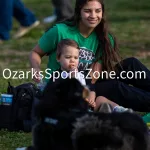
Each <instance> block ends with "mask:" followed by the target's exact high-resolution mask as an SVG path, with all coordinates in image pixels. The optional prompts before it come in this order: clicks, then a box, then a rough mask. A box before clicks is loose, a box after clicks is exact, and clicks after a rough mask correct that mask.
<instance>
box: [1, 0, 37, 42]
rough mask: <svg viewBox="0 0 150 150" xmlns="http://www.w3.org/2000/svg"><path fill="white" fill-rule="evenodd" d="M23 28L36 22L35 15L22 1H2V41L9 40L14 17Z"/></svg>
mask: <svg viewBox="0 0 150 150" xmlns="http://www.w3.org/2000/svg"><path fill="white" fill-rule="evenodd" d="M13 16H14V17H15V19H17V21H18V22H19V23H20V25H22V26H30V25H31V24H33V23H34V22H35V21H36V18H35V16H34V14H33V13H32V12H31V11H30V10H28V9H27V8H26V7H25V6H24V4H23V3H22V2H21V0H0V39H2V40H8V39H9V38H10V35H9V32H10V30H11V29H12V17H13Z"/></svg>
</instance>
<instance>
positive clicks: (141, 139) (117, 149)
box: [72, 113, 150, 150]
mask: <svg viewBox="0 0 150 150" xmlns="http://www.w3.org/2000/svg"><path fill="white" fill-rule="evenodd" d="M102 115H103V116H102ZM74 127H75V129H74V131H73V134H72V139H73V143H74V147H75V150H83V149H84V150H149V148H150V147H149V142H150V140H149V135H148V129H147V126H146V124H145V123H144V122H143V120H142V119H141V117H139V116H137V115H135V114H131V113H111V114H94V115H92V116H89V115H86V116H84V117H81V118H79V119H77V122H76V123H75V124H74Z"/></svg>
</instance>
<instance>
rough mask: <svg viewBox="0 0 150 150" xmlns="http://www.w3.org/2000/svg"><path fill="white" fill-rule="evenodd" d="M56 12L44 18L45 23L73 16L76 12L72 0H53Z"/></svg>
mask: <svg viewBox="0 0 150 150" xmlns="http://www.w3.org/2000/svg"><path fill="white" fill-rule="evenodd" d="M52 3H53V6H54V12H53V15H52V16H48V17H46V18H44V20H43V22H44V23H52V22H54V21H56V22H60V21H63V20H66V19H68V18H71V17H72V16H73V14H74V10H73V7H72V1H71V0H52Z"/></svg>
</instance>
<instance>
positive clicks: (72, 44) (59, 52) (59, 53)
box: [56, 39, 79, 58]
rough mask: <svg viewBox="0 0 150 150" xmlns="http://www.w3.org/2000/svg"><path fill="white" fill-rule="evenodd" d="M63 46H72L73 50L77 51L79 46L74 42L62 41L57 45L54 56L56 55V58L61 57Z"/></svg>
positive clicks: (69, 40)
mask: <svg viewBox="0 0 150 150" xmlns="http://www.w3.org/2000/svg"><path fill="white" fill-rule="evenodd" d="M64 46H72V47H74V48H77V49H79V45H78V43H77V42H76V41H74V40H71V39H63V40H61V41H60V42H59V43H58V45H57V51H56V55H57V57H58V58H59V57H60V56H61V54H62V49H63V47H64Z"/></svg>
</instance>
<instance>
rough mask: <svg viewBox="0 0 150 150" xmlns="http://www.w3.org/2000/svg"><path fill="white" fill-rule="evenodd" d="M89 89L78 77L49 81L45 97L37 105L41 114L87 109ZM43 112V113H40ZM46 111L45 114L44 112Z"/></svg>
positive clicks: (37, 110)
mask: <svg viewBox="0 0 150 150" xmlns="http://www.w3.org/2000/svg"><path fill="white" fill-rule="evenodd" d="M88 94H89V91H88V89H87V88H86V87H84V86H82V85H81V84H80V82H79V81H78V80H76V79H69V78H68V79H65V80H64V79H60V80H57V81H56V82H53V83H52V82H49V83H48V84H47V86H46V88H45V90H44V94H43V98H42V100H41V101H40V103H39V105H38V106H37V109H36V112H38V114H39V115H41V114H43V115H46V114H50V113H52V112H54V113H57V112H61V111H68V110H71V109H72V110H73V109H74V110H75V109H76V110H83V111H84V110H85V111H86V110H87V108H88V103H87V102H86V101H85V100H84V98H85V97H86V96H88ZM40 113H41V114H40ZM44 113H45V114H44Z"/></svg>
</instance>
